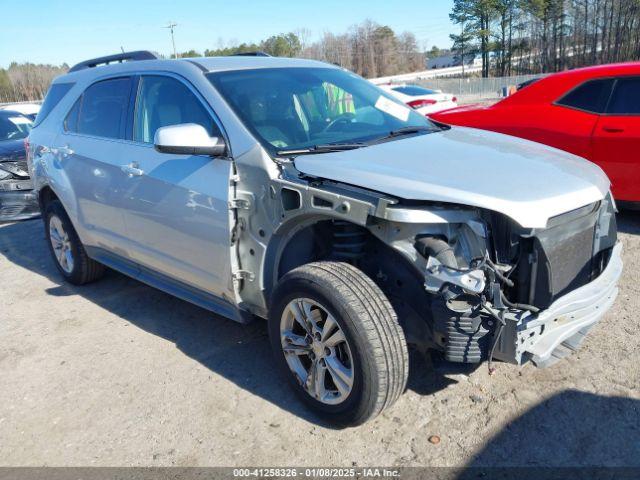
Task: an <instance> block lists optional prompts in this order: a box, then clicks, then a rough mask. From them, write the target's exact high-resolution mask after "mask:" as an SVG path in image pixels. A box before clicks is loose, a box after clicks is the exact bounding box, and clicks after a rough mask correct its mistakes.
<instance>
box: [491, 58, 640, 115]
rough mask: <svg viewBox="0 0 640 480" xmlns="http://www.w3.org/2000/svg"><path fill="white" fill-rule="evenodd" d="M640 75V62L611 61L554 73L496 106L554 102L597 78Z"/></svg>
mask: <svg viewBox="0 0 640 480" xmlns="http://www.w3.org/2000/svg"><path fill="white" fill-rule="evenodd" d="M626 75H640V62H626V63H611V64H606V65H594V66H591V67H584V68H576V69H574V70H565V71H563V72H558V73H553V74H551V75H548V76H546V77H542V78H540V80H538V81H536V82H534V83H532V84H530V85H528V86H527V87H526V88H523V89H522V90H518V91H517V92H516V93H514V94H513V95H511V96H509V97H507V98H505V99H504V100H502V101H500V102H498V103H496V104H495V105H494V107H498V108H500V107H506V106H510V105H516V104H525V103H540V102H552V101H555V100H557V99H558V98H559V97H560V96H562V95H564V94H565V93H567V92H568V91H569V90H571V89H572V88H574V87H576V86H578V85H579V84H581V83H583V82H585V81H587V80H591V79H597V78H607V77H614V76H626Z"/></svg>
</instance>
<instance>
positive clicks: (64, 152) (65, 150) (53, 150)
mask: <svg viewBox="0 0 640 480" xmlns="http://www.w3.org/2000/svg"><path fill="white" fill-rule="evenodd" d="M48 153H50V154H52V155H56V156H58V155H59V156H61V157H68V156H69V155H73V153H74V152H73V150H71V149H70V148H69V145H65V146H64V147H47V146H46V145H43V146H41V147H40V148H39V149H38V150H37V154H38V155H46V154H48Z"/></svg>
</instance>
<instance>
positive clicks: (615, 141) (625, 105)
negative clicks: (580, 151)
mask: <svg viewBox="0 0 640 480" xmlns="http://www.w3.org/2000/svg"><path fill="white" fill-rule="evenodd" d="M593 149H594V160H595V162H596V163H597V164H598V165H600V166H601V167H602V169H603V170H604V171H605V172H606V173H607V175H608V176H609V179H610V180H611V183H612V186H613V195H614V197H615V198H616V199H618V200H627V201H640V77H622V78H619V79H617V80H616V83H615V86H614V90H613V94H612V96H611V100H610V101H609V104H608V106H607V111H606V113H605V114H604V115H603V116H602V117H600V120H599V121H598V126H597V127H596V129H595V131H594V134H593Z"/></svg>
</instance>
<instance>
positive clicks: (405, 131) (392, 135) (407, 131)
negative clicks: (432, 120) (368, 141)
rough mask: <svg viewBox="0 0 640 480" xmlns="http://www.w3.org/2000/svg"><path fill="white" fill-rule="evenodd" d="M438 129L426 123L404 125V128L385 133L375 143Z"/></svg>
mask: <svg viewBox="0 0 640 480" xmlns="http://www.w3.org/2000/svg"><path fill="white" fill-rule="evenodd" d="M436 131H437V129H436V128H433V127H428V126H425V125H419V126H414V127H402V128H399V129H397V130H392V131H390V132H389V133H388V134H387V135H385V136H383V137H380V138H376V139H375V140H374V141H373V143H378V142H380V141H384V140H388V139H390V138H395V137H402V136H403V135H411V134H413V133H420V132H436Z"/></svg>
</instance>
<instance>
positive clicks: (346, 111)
mask: <svg viewBox="0 0 640 480" xmlns="http://www.w3.org/2000/svg"><path fill="white" fill-rule="evenodd" d="M207 77H208V78H209V80H210V81H211V83H212V84H213V85H214V86H215V87H216V88H217V90H218V91H219V92H220V94H221V95H222V96H223V97H225V99H226V100H227V102H228V103H229V104H230V105H231V108H233V110H234V111H235V112H236V114H237V115H238V117H240V119H241V120H242V121H243V123H244V124H245V125H246V126H247V128H248V129H249V130H250V131H251V132H252V133H253V134H254V135H255V136H256V138H257V139H258V140H260V142H261V143H262V144H263V145H264V146H265V147H266V148H267V149H268V150H269V151H270V152H271V153H272V154H274V153H275V154H277V152H279V151H283V150H284V149H286V150H295V149H305V148H310V147H313V146H316V145H335V144H347V143H349V144H354V143H360V142H368V141H372V140H375V139H379V138H383V137H387V136H388V135H389V133H390V132H393V131H397V130H400V129H404V128H407V127H418V128H422V129H425V130H427V131H428V130H430V129H432V130H437V129H438V127H436V126H435V125H434V124H433V123H431V122H430V121H429V120H428V119H427V118H426V117H423V116H422V115H420V114H418V113H416V112H414V111H413V110H412V109H411V108H408V107H407V106H406V105H404V104H403V103H402V102H400V101H399V100H396V99H394V98H393V97H392V96H390V95H388V94H386V93H385V92H383V91H382V90H380V89H378V88H377V87H376V86H374V85H373V84H371V83H369V82H368V81H366V80H364V79H362V78H361V77H358V76H357V75H355V74H353V73H350V72H347V71H344V70H341V69H337V68H270V69H256V70H239V71H229V72H215V73H210V74H208V75H207Z"/></svg>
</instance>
